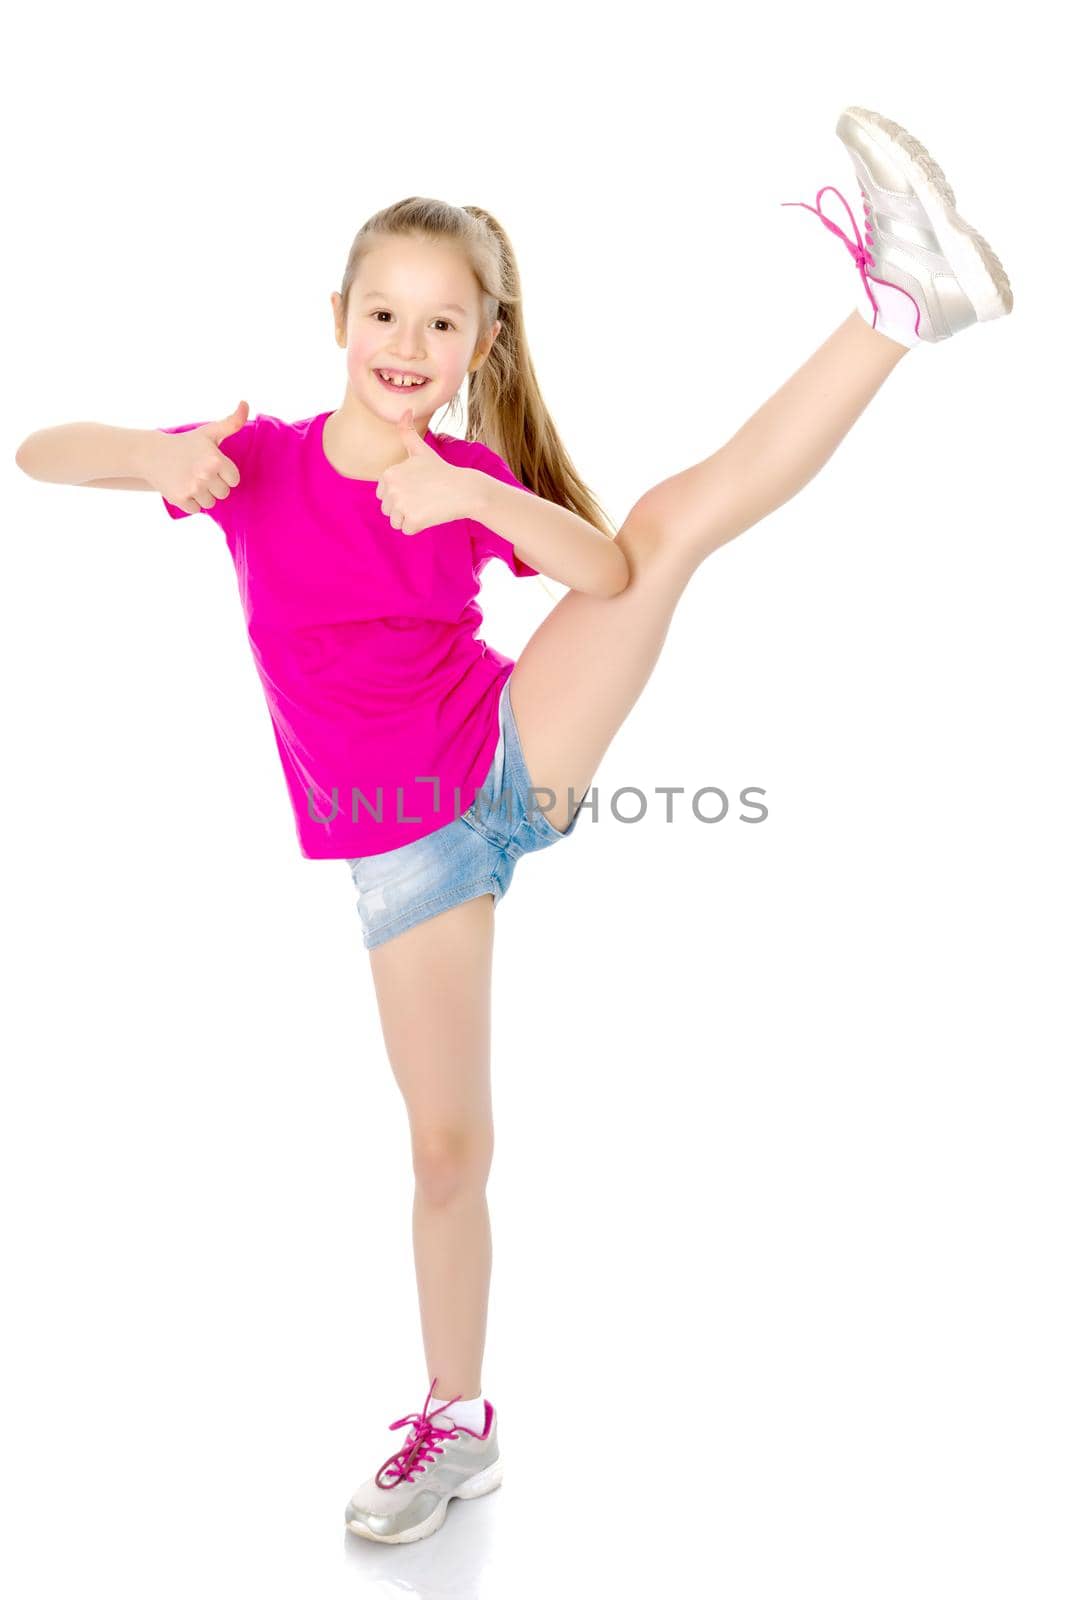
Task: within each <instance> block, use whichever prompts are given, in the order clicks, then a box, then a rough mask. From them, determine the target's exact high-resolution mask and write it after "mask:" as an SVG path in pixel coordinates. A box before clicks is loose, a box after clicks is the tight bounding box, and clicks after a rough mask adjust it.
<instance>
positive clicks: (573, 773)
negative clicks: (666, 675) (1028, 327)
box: [511, 311, 908, 830]
mask: <svg viewBox="0 0 1067 1600" xmlns="http://www.w3.org/2000/svg"><path fill="white" fill-rule="evenodd" d="M907 353H908V352H907V348H906V347H905V346H904V345H902V344H898V343H896V342H895V341H894V340H892V339H890V338H888V337H886V335H884V334H882V333H878V332H875V331H874V330H873V329H872V328H870V327H868V326H867V324H866V323H865V322H864V321H863V318H862V317H861V316H860V315H859V314H858V312H855V311H853V312H852V313H851V314H850V316H849V317H848V318H847V319H846V320H845V322H844V323H843V324H842V325H841V327H840V328H838V329H837V331H836V332H835V333H833V334H831V336H830V338H829V339H827V340H826V342H825V343H824V344H822V345H820V347H819V348H818V350H816V352H815V354H814V355H813V356H811V357H810V359H809V360H808V361H806V362H805V363H804V365H803V366H802V367H800V368H799V370H798V371H797V372H795V373H794V374H793V376H792V377H791V378H790V379H789V380H788V382H786V383H785V384H783V386H782V387H781V388H780V389H778V390H777V391H776V392H775V393H774V394H773V395H772V396H771V398H770V399H769V400H768V401H766V403H765V404H764V405H763V406H761V407H760V409H759V410H758V411H757V412H756V413H755V415H754V416H752V417H750V418H749V420H748V421H747V422H746V423H745V425H744V426H743V427H742V428H741V429H740V430H739V431H738V432H737V433H736V434H735V435H734V436H733V438H732V439H730V440H729V441H728V442H727V443H726V444H724V445H723V446H722V448H721V449H719V450H717V451H716V452H715V454H714V455H711V456H708V457H707V458H706V459H705V460H703V461H699V462H697V463H696V465H695V466H692V467H688V468H686V469H685V470H684V471H682V472H678V473H676V474H675V475H674V476H673V477H670V478H667V479H665V480H664V482H662V483H659V484H657V485H656V486H655V488H652V489H649V490H648V491H647V492H646V493H645V494H643V495H642V496H641V498H640V500H639V501H638V502H637V504H636V505H635V506H634V508H633V510H632V511H631V512H630V514H629V516H628V517H627V518H626V521H625V522H624V523H623V525H622V527H621V529H620V530H619V534H618V540H619V543H620V544H621V545H622V547H623V549H624V550H625V552H626V556H627V559H628V560H629V562H630V568H631V578H630V583H629V585H628V587H627V588H626V589H624V590H623V592H622V594H619V595H614V596H612V597H611V598H610V599H602V598H600V597H598V596H596V595H587V594H579V593H577V592H575V591H574V590H572V591H571V592H570V593H569V594H566V595H564V597H563V599H562V600H561V601H560V602H559V604H558V605H557V606H556V607H555V609H554V610H553V611H552V612H550V614H549V615H548V616H547V617H546V618H545V620H544V622H542V623H541V625H540V627H539V628H538V629H537V631H536V633H534V634H533V636H532V637H531V639H530V640H529V642H528V644H527V645H526V647H525V649H524V650H523V651H522V654H521V655H520V656H519V658H518V660H517V661H516V663H515V670H514V672H513V673H512V678H511V703H512V709H513V711H514V713H515V722H516V725H517V727H518V729H519V737H520V739H521V741H522V746H523V751H524V754H525V756H526V764H527V766H528V767H529V769H530V777H531V779H532V782H533V783H534V785H535V786H536V787H537V788H538V789H540V790H550V791H551V793H552V795H554V796H555V799H554V801H553V802H552V803H551V804H548V803H544V802H545V799H546V797H545V796H544V795H540V796H536V797H535V799H537V800H540V801H541V802H542V808H543V812H544V815H545V817H546V818H547V819H548V821H549V822H551V823H552V824H553V825H554V826H555V827H557V828H559V829H561V830H562V829H563V828H565V827H566V826H567V823H568V822H569V820H570V818H571V816H572V815H573V809H574V807H575V806H576V805H577V804H578V802H579V801H580V800H581V798H582V796H583V795H584V794H585V792H586V790H587V789H588V788H589V785H590V784H591V782H592V780H593V774H594V773H595V772H596V770H597V768H598V767H599V765H600V763H601V761H602V760H603V757H604V754H605V752H606V751H607V749H608V746H609V745H610V744H611V741H612V739H614V737H615V735H616V733H617V732H618V730H619V728H620V727H621V726H622V724H623V722H624V721H625V719H626V717H627V716H628V715H629V713H630V711H631V710H632V709H633V706H634V704H635V703H636V701H637V698H638V696H639V695H640V693H641V691H642V689H643V688H644V687H645V684H646V683H647V682H648V679H649V677H650V676H651V673H652V668H653V667H654V666H655V664H656V661H657V660H658V658H659V654H660V651H661V649H662V647H663V642H664V640H665V638H666V636H667V629H668V627H669V625H670V621H671V618H672V616H673V614H674V610H675V607H676V605H677V603H678V600H679V598H680V597H681V595H682V592H683V590H684V589H685V587H686V584H687V583H688V582H689V579H690V578H691V577H692V575H693V573H694V572H695V571H696V569H697V567H699V566H700V564H701V562H702V561H704V560H705V559H706V557H707V556H709V555H710V554H711V553H712V551H713V550H717V549H718V548H719V546H720V545H723V544H725V543H726V542H727V541H728V540H730V539H734V538H736V537H737V535H738V534H739V533H743V532H744V531H745V529H746V528H750V527H752V525H753V524H754V523H756V522H759V521H761V520H762V519H763V518H764V517H766V516H767V515H768V514H769V513H770V512H772V511H774V510H775V509H776V508H777V507H778V506H780V505H782V504H783V503H784V502H785V501H786V500H789V499H791V498H792V496H793V495H795V494H796V493H797V491H798V490H799V489H801V488H803V486H804V485H805V484H806V483H807V482H808V481H809V480H810V479H811V478H813V477H814V476H815V474H816V472H818V470H819V468H820V467H822V466H823V465H824V463H825V462H826V461H827V460H828V459H829V457H830V456H831V455H832V454H833V452H834V450H835V449H836V448H837V446H838V445H839V444H840V442H841V440H842V439H843V438H844V437H845V434H846V433H847V432H848V431H849V429H850V428H851V427H852V425H853V423H854V422H855V421H856V419H857V418H858V417H859V415H860V413H861V412H862V411H863V410H864V408H865V407H866V406H867V404H868V402H869V401H870V400H871V399H872V398H873V396H874V395H875V394H876V393H877V391H878V390H879V389H880V388H881V386H882V384H883V383H884V382H885V380H886V378H887V377H888V376H889V374H890V372H892V370H893V368H894V367H895V366H896V365H897V362H898V361H899V360H900V359H901V357H902V356H904V355H906V354H907ZM568 790H569V791H570V794H568Z"/></svg>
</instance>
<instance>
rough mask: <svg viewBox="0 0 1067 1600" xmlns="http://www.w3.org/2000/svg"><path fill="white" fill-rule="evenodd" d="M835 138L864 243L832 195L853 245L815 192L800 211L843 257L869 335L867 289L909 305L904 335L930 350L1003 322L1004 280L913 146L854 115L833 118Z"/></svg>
mask: <svg viewBox="0 0 1067 1600" xmlns="http://www.w3.org/2000/svg"><path fill="white" fill-rule="evenodd" d="M836 132H837V136H838V138H839V139H840V140H841V142H842V143H843V144H844V146H845V149H846V150H847V151H848V154H849V158H850V160H851V162H852V165H853V167H854V168H855V172H856V176H857V178H858V179H859V185H860V190H861V193H862V196H863V210H864V214H865V221H866V238H865V242H864V241H861V240H860V238H859V230H858V228H857V227H856V219H855V217H853V216H852V210H851V207H850V206H849V205H848V202H847V200H845V198H844V196H843V195H842V194H841V193H840V191H839V190H837V189H834V190H833V192H834V193H835V194H837V195H838V197H839V199H841V200H842V201H843V203H844V205H845V208H846V210H847V211H848V213H849V216H850V217H851V218H852V225H853V230H854V232H855V235H856V244H855V245H853V244H852V242H851V241H850V240H849V239H848V238H847V237H846V236H845V234H844V233H842V232H841V230H840V229H839V228H838V227H836V226H835V224H834V223H832V222H830V221H829V220H828V219H827V218H826V217H824V216H823V214H822V210H821V207H820V206H819V204H818V201H819V199H821V197H822V195H823V194H824V193H825V192H826V191H825V189H820V190H819V194H818V196H817V197H816V205H815V206H807V207H806V209H807V210H808V211H812V210H814V211H816V212H817V214H818V216H819V217H820V220H821V221H823V222H824V223H825V224H826V226H827V227H828V228H830V229H832V231H833V232H834V233H836V234H838V235H839V237H840V238H842V239H843V240H844V242H845V244H846V245H848V248H849V250H850V251H851V252H852V256H853V259H854V261H855V262H856V265H857V267H859V269H860V272H861V273H862V275H863V281H864V286H865V288H866V290H867V295H868V298H869V300H870V302H871V306H872V312H873V316H872V320H871V327H875V328H876V327H877V326H878V303H877V297H876V295H875V293H874V292H873V291H872V288H871V285H872V284H877V283H885V284H891V285H893V286H894V287H895V288H897V289H900V290H903V291H904V293H905V294H907V295H908V296H909V298H910V299H911V301H912V304H913V305H914V306H915V313H916V322H915V327H914V332H915V334H916V335H917V336H918V338H920V339H925V340H928V341H930V342H931V343H937V342H939V341H940V340H942V339H949V338H951V337H952V335H953V334H954V333H959V332H961V330H962V329H964V328H969V327H971V326H972V325H973V324H974V323H976V322H990V321H992V319H993V318H994V317H1003V316H1005V315H1006V314H1007V313H1008V312H1009V311H1010V310H1011V308H1012V305H1013V303H1014V301H1013V296H1012V292H1011V284H1010V283H1009V282H1008V274H1007V273H1006V272H1005V270H1004V268H1003V266H1002V264H1001V262H1000V260H999V258H998V257H997V256H996V255H995V254H994V253H993V251H992V249H991V248H990V246H989V244H988V243H987V242H986V240H985V239H983V238H982V235H981V234H980V233H978V232H977V230H976V229H974V228H972V227H971V225H970V223H969V222H964V220H963V218H962V217H961V216H960V214H959V212H958V211H957V210H956V196H955V195H954V194H953V192H952V189H951V187H950V186H949V182H948V179H947V178H946V177H945V174H944V173H943V172H942V170H941V168H940V167H939V166H938V164H937V162H936V161H935V160H934V159H933V157H932V156H931V155H930V153H929V151H928V150H926V149H925V148H924V146H923V145H921V144H920V143H919V141H918V139H914V138H912V136H911V134H910V133H908V132H907V131H906V129H904V128H902V127H901V126H900V124H899V123H896V122H890V121H889V118H888V117H883V116H880V115H879V114H878V112H877V111H868V110H865V109H864V107H862V106H848V107H847V108H846V109H845V110H844V111H842V113H841V115H840V117H839V118H838V121H837V129H836ZM832 187H833V186H832V185H827V188H832ZM785 204H788V205H796V204H803V202H799V201H786V202H785Z"/></svg>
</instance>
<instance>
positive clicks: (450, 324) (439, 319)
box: [371, 311, 456, 332]
mask: <svg viewBox="0 0 1067 1600" xmlns="http://www.w3.org/2000/svg"><path fill="white" fill-rule="evenodd" d="M392 314H393V313H392V312H391V311H372V312H371V316H372V317H374V318H378V317H391V316H392ZM434 321H435V322H443V323H444V325H445V327H446V328H451V329H452V331H453V332H455V329H456V325H455V323H454V322H449V320H448V318H447V317H435V318H434Z"/></svg>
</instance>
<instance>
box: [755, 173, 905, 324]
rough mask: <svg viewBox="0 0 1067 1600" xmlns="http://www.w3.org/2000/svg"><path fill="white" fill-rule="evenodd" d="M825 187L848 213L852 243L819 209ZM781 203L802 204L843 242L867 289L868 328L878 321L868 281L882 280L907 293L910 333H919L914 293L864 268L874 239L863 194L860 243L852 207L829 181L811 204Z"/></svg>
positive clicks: (788, 202)
mask: <svg viewBox="0 0 1067 1600" xmlns="http://www.w3.org/2000/svg"><path fill="white" fill-rule="evenodd" d="M828 189H829V190H830V191H831V193H833V194H836V196H837V198H838V199H839V200H840V202H841V204H842V205H843V206H844V208H845V210H846V211H847V212H848V215H849V220H850V222H851V223H852V231H853V233H854V234H855V235H856V242H855V244H853V243H852V240H851V239H850V238H849V237H848V235H847V234H845V233H843V232H842V231H841V229H840V228H839V227H838V226H837V223H836V222H831V221H830V218H829V217H827V216H825V215H824V214H823V209H822V206H821V205H820V204H819V202H820V200H821V199H822V197H823V195H824V194H825V193H826V191H827V190H828ZM781 204H782V205H783V206H803V207H804V210H805V211H812V212H814V213H815V215H816V216H817V217H818V219H819V221H820V222H822V223H824V224H825V225H826V227H828V228H829V229H830V230H831V231H832V232H833V233H836V234H837V237H838V238H839V239H841V240H842V241H843V242H844V244H845V245H846V247H847V249H848V251H849V254H850V255H851V257H852V259H853V261H854V262H855V263H856V265H857V267H858V268H859V270H860V277H861V278H862V279H863V287H864V288H865V289H866V291H867V298H868V300H869V301H870V302H871V305H872V306H873V307H874V321H873V322H872V323H871V327H872V328H873V327H876V326H877V323H878V302H877V300H876V299H875V298H874V295H873V294H872V293H871V284H872V283H884V284H885V285H886V287H887V288H889V289H896V290H898V291H899V293H900V294H907V295H908V299H909V300H910V301H911V303H912V305H913V306H914V307H915V327H914V330H913V331H914V333H915V334H916V335H918V332H919V320H920V317H921V312H920V311H919V307H918V303H917V302H916V299H915V296H914V295H911V294H908V291H907V289H902V288H901V287H900V284H899V283H890V281H889V279H888V278H876V277H875V276H874V275H873V273H869V272H868V270H867V269H868V267H873V266H874V257H873V256H872V255H871V252H870V249H869V246H870V245H872V244H873V243H874V238H873V236H872V234H871V208H870V206H869V205H868V204H867V197H866V195H864V197H863V212H864V229H865V238H866V243H864V240H862V239H861V238H860V230H859V224H858V223H857V221H856V218H855V216H854V215H853V211H852V207H851V206H850V205H849V203H848V201H847V200H846V199H845V197H844V195H843V194H842V193H841V190H840V189H835V188H834V186H833V184H832V183H827V184H824V185H823V187H822V188H821V189H820V190H819V192H818V194H817V195H816V196H815V204H814V205H813V206H809V205H808V204H807V203H806V202H805V201H803V200H783V201H781Z"/></svg>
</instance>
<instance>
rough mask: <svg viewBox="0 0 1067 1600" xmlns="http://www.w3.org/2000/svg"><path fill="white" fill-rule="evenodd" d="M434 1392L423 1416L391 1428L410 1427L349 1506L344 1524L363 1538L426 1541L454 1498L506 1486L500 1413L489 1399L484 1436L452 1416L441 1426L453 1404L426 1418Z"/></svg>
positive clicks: (425, 1403) (402, 1419) (444, 1404)
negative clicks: (499, 1435)
mask: <svg viewBox="0 0 1067 1600" xmlns="http://www.w3.org/2000/svg"><path fill="white" fill-rule="evenodd" d="M434 1381H435V1382H436V1379H435V1380H434ZM432 1393H433V1383H431V1384H430V1390H429V1393H428V1394H427V1396H426V1399H425V1400H424V1401H423V1406H422V1411H421V1412H419V1413H413V1414H412V1415H411V1416H407V1417H398V1418H397V1420H396V1421H395V1422H391V1423H390V1424H389V1426H390V1428H401V1427H404V1426H405V1425H406V1424H410V1431H409V1432H408V1434H407V1436H406V1438H405V1440H404V1443H403V1445H402V1447H401V1448H400V1449H399V1450H398V1451H397V1452H396V1454H395V1455H392V1456H390V1457H389V1459H388V1460H387V1461H384V1462H383V1463H382V1465H381V1466H380V1467H379V1468H378V1471H377V1472H376V1473H375V1475H374V1477H373V1478H368V1479H367V1481H366V1483H364V1484H361V1486H360V1487H359V1488H358V1489H357V1490H356V1492H355V1494H354V1495H353V1496H352V1498H351V1500H350V1501H349V1502H348V1505H347V1507H346V1509H345V1525H346V1527H348V1528H349V1529H350V1530H351V1531H352V1533H358V1534H359V1535H360V1536H361V1538H364V1539H378V1540H380V1541H381V1543H383V1544H408V1543H410V1541H411V1540H413V1539H425V1538H426V1537H427V1535H428V1534H431V1533H436V1532H437V1529H438V1528H439V1527H440V1526H441V1524H442V1522H444V1520H445V1513H446V1511H447V1510H448V1502H449V1501H450V1500H451V1499H453V1498H455V1499H458V1500H473V1499H475V1498H476V1496H478V1495H482V1494H488V1493H489V1492H490V1490H492V1489H496V1488H497V1487H498V1486H499V1484H500V1482H501V1479H502V1476H503V1469H502V1467H501V1463H500V1450H499V1447H498V1445H497V1428H496V1408H495V1407H494V1406H493V1405H491V1404H490V1402H489V1401H488V1400H486V1402H485V1427H484V1429H483V1431H482V1433H480V1434H477V1433H473V1432H472V1431H471V1429H470V1428H463V1427H460V1426H459V1424H455V1425H453V1424H452V1421H451V1418H448V1417H445V1418H444V1419H443V1421H444V1425H441V1426H438V1425H435V1423H434V1422H433V1420H432V1419H433V1418H434V1417H442V1416H443V1413H444V1412H446V1411H447V1410H448V1405H449V1402H447V1401H444V1402H442V1403H441V1405H440V1406H439V1407H438V1408H437V1409H436V1410H435V1411H432V1412H430V1413H427V1410H426V1407H427V1406H428V1405H429V1404H430V1395H431V1394H432Z"/></svg>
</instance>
